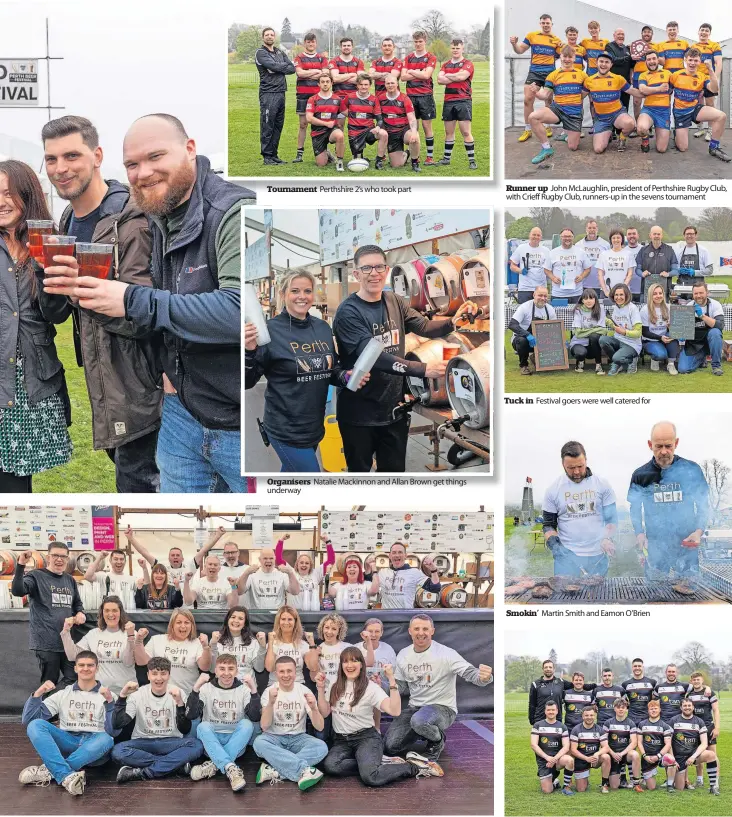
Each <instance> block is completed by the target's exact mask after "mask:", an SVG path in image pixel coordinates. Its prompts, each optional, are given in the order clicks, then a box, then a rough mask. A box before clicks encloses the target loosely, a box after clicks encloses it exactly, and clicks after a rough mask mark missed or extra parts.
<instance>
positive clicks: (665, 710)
mask: <svg viewBox="0 0 732 817" xmlns="http://www.w3.org/2000/svg"><path fill="white" fill-rule="evenodd" d="M689 689H691V687H690V686H689V684H682V683H681V682H680V681H668V680H664V681H659V683H658V684H657V686H656V688H655V689H654V690H653V699H654V700H656V701H660V703H661V717H662V718H663V720H665V721H668V722H669V723H671V722H672V721H673V719H674V718H676V717H677V716H678V715H679V713H680V712H681V701H682V700H683V699H684V698H685V697H686V693H687V692H688V691H689Z"/></svg>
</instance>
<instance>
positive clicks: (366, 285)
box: [333, 244, 478, 473]
mask: <svg viewBox="0 0 732 817" xmlns="http://www.w3.org/2000/svg"><path fill="white" fill-rule="evenodd" d="M353 265H354V268H353V273H354V275H355V276H356V278H357V280H358V282H359V284H360V287H359V290H358V292H354V293H353V294H352V295H349V296H348V298H346V300H345V301H343V303H342V304H341V305H340V306H339V307H338V310H337V311H336V314H335V318H334V320H333V333H334V335H335V338H336V342H337V344H338V353H339V355H340V358H341V363H342V364H343V366H344V367H345V368H346V369H351V368H353V365H354V364H355V362H356V359H357V358H358V356H359V355H360V354H361V352H362V351H363V350H364V349H365V348H366V345H367V344H368V342H369V341H370V340H371V338H378V339H379V340H380V341H381V342H382V344H383V345H384V351H383V352H382V353H381V354H380V355H379V357H378V359H377V360H376V363H375V364H374V366H373V368H372V370H371V379H370V380H369V382H368V383H367V385H366V386H364V387H363V388H362V389H359V391H358V392H352V391H348V390H347V389H341V391H340V392H339V394H338V404H337V409H336V413H337V417H338V425H339V428H340V431H341V436H342V438H343V453H344V454H345V457H346V463H347V465H348V470H349V472H351V473H354V472H368V471H370V470H371V466H372V463H373V460H374V458H375V459H376V470H377V471H379V472H403V471H404V470H405V468H406V456H407V440H408V436H409V417H408V416H401V417H399V418H398V419H395V418H394V414H393V411H394V409H395V408H396V406H397V405H398V404H399V403H400V402H401V400H402V398H403V395H404V376H405V375H407V376H411V377H436V378H439V377H444V375H445V369H446V368H447V364H446V363H444V362H442V361H438V362H436V363H429V364H425V363H421V362H419V361H412V360H405V359H404V336H405V334H406V333H407V332H415V333H416V334H417V335H421V336H422V337H425V338H440V337H444V336H445V335H449V334H450V332H452V331H454V330H455V327H456V326H457V324H458V322H459V320H460V318H461V317H462V316H463V315H470V314H476V313H477V312H478V307H477V306H476V305H475V304H474V303H473V302H472V301H466V302H465V303H464V304H462V305H461V306H460V308H459V309H458V310H457V312H456V313H455V315H453V317H452V318H444V319H439V320H428V319H427V318H425V316H424V315H420V313H419V312H417V311H416V310H414V309H411V308H410V307H408V306H406V304H404V302H403V301H402V299H401V298H399V297H397V296H396V295H395V294H394V293H393V292H391V291H387V292H384V285H385V284H386V281H387V279H388V276H389V269H390V268H389V265H388V264H387V262H386V253H385V252H384V251H383V250H382V249H381V247H378V246H376V245H375V244H367V245H365V246H363V247H359V248H358V249H357V250H356V253H355V255H354V257H353Z"/></svg>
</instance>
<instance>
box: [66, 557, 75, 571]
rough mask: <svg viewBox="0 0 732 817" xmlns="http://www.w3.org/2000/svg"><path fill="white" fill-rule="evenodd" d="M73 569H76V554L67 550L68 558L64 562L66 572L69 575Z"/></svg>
mask: <svg viewBox="0 0 732 817" xmlns="http://www.w3.org/2000/svg"><path fill="white" fill-rule="evenodd" d="M75 570H76V555H75V554H74V553H71V552H69V559H68V561H67V562H66V572H67V573H68V574H69V575H70V576H73V575H74V571H75Z"/></svg>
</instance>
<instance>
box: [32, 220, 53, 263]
mask: <svg viewBox="0 0 732 817" xmlns="http://www.w3.org/2000/svg"><path fill="white" fill-rule="evenodd" d="M52 232H53V221H51V220H50V219H28V243H29V244H30V254H31V258H33V260H34V261H37V262H38V263H39V264H40V265H41V266H43V236H44V235H51V233H52Z"/></svg>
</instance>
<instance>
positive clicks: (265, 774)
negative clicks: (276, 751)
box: [254, 763, 282, 785]
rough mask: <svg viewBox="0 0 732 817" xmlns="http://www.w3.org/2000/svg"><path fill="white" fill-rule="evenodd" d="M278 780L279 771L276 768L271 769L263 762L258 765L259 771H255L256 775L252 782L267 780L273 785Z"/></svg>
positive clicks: (279, 778) (257, 782)
mask: <svg viewBox="0 0 732 817" xmlns="http://www.w3.org/2000/svg"><path fill="white" fill-rule="evenodd" d="M280 780H282V778H281V777H280V773H279V772H278V771H277V770H276V769H273V768H272V767H271V766H270V765H269V764H268V763H263V764H262V765H261V766H260V767H259V771H258V772H257V777H256V779H255V781H254V782H255V783H256V784H257V785H259V784H260V783H266V782H267V781H269V782H270V783H272V784H273V785H274V784H275V783H277V782H278V781H280Z"/></svg>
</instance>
